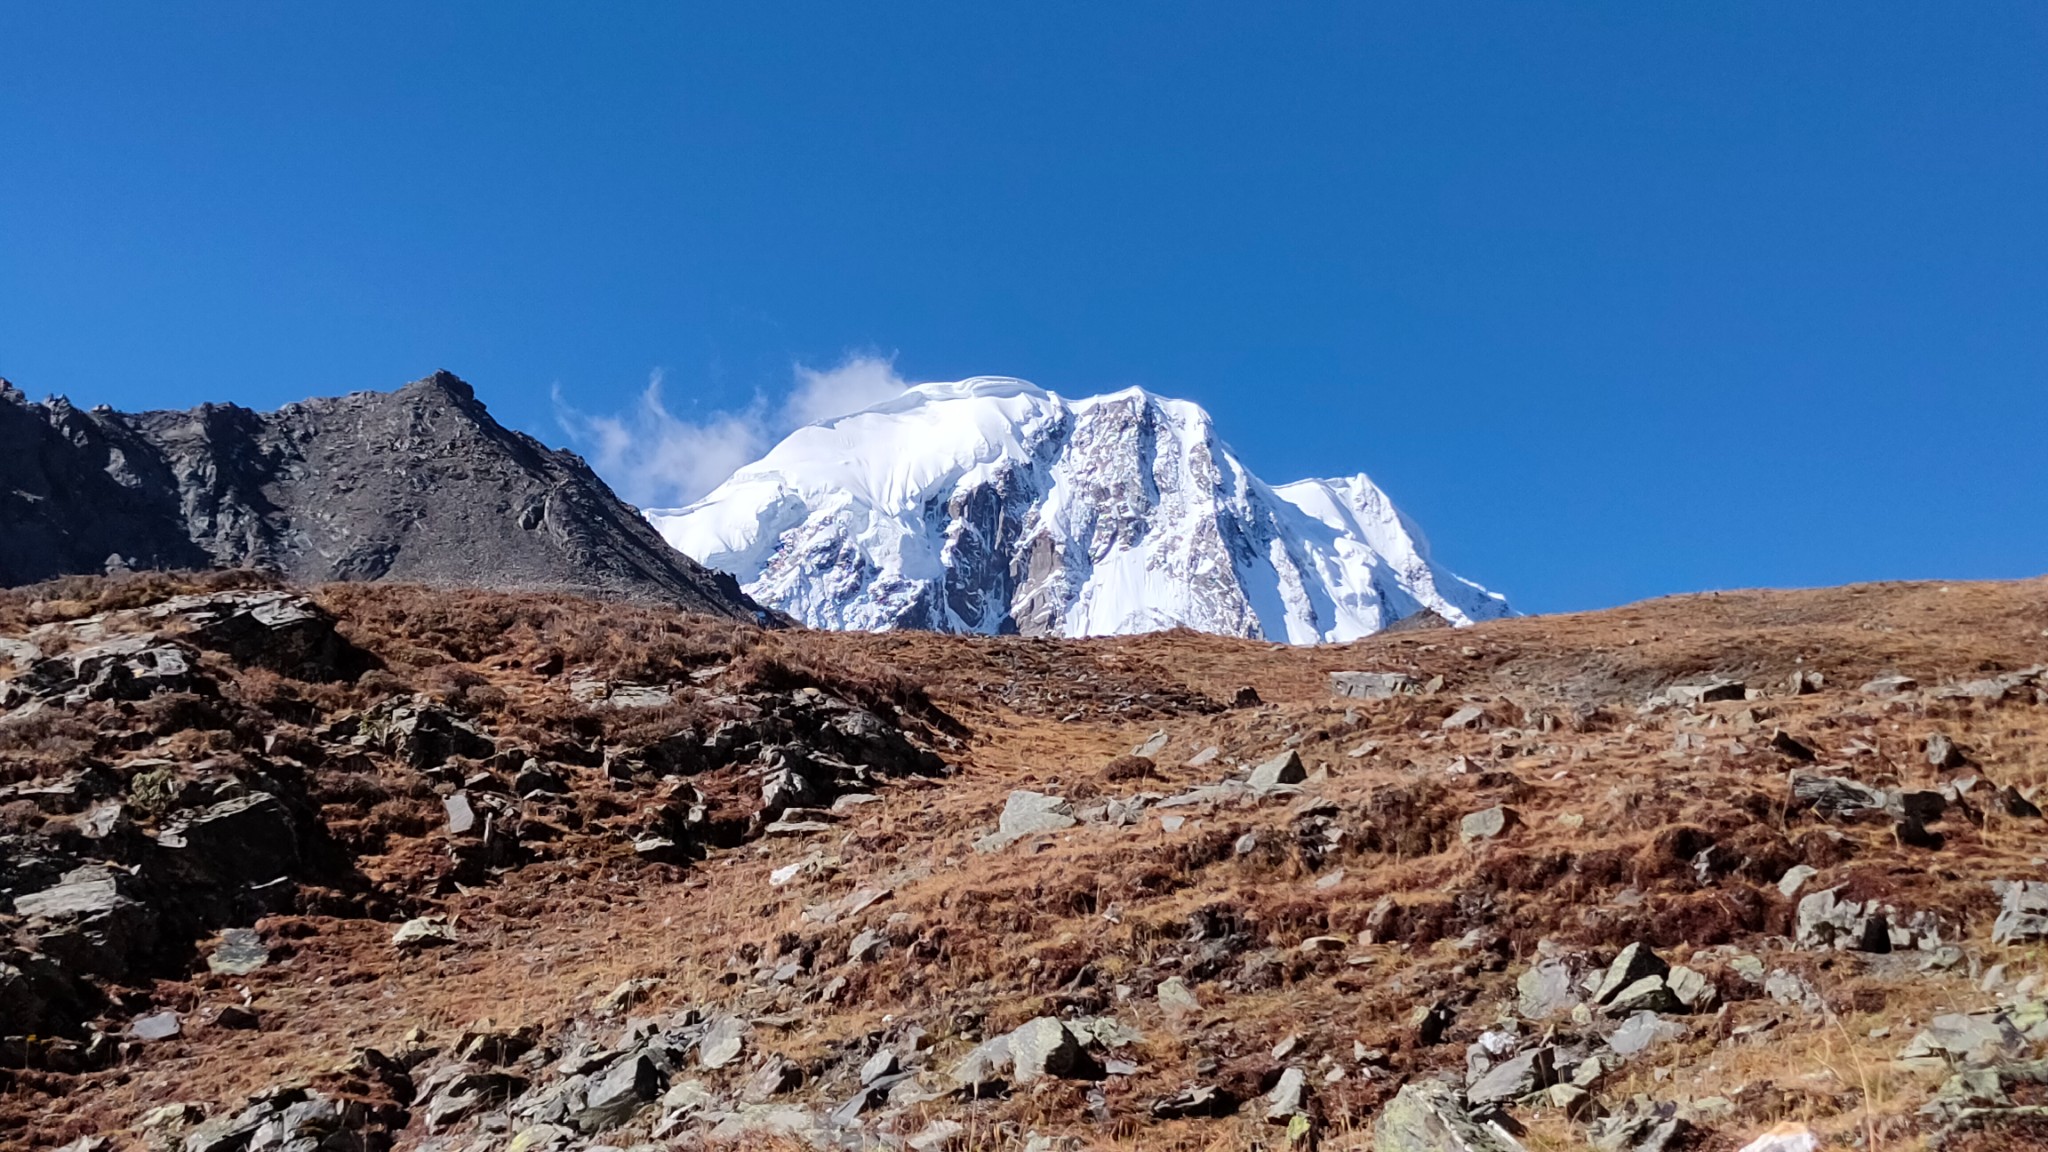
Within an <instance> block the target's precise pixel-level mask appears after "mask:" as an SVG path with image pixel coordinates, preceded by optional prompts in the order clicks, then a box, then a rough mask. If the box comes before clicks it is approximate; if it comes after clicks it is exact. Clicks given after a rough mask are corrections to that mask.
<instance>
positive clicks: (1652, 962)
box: [1593, 942, 1671, 1004]
mask: <svg viewBox="0 0 2048 1152" xmlns="http://www.w3.org/2000/svg"><path fill="white" fill-rule="evenodd" d="M1670 970H1671V966H1670V965H1669V964H1666V963H1665V962H1664V959H1663V958H1662V957H1660V956H1658V955H1657V954H1656V953H1655V952H1653V951H1651V950H1650V946H1649V945H1648V944H1644V943H1641V942H1637V943H1634V944H1631V945H1629V946H1628V947H1626V948H1623V949H1622V950H1621V953H1620V954H1619V955H1617V956H1616V957H1615V958H1614V962H1613V963H1611V964H1609V965H1608V966H1607V971H1606V973H1605V974H1603V975H1602V976H1601V977H1600V983H1599V985H1598V986H1597V987H1596V988H1595V989H1594V992H1593V1003H1595V1004H1607V1003H1610V1002H1612V1001H1613V1000H1614V999H1615V998H1616V997H1617V996H1619V995H1620V994H1621V993H1622V991H1623V990H1624V989H1627V988H1630V987H1633V986H1635V985H1636V984H1637V983H1638V982H1639V981H1641V980H1644V979H1646V978H1649V977H1657V978H1658V979H1659V980H1661V979H1662V978H1663V976H1664V974H1665V973H1666V972H1669V971H1670Z"/></svg>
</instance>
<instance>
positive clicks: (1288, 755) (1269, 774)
mask: <svg viewBox="0 0 2048 1152" xmlns="http://www.w3.org/2000/svg"><path fill="white" fill-rule="evenodd" d="M1306 779H1308V771H1307V770H1306V769H1304V768H1303V767H1302V766H1301V754H1300V753H1299V752H1296V751H1294V750H1293V749H1291V748H1290V749H1288V750H1287V751H1285V752H1282V753H1280V754H1279V755H1278V756H1275V757H1273V758H1272V759H1270V760H1267V761H1265V762H1264V763H1261V764H1260V765H1259V766H1258V767H1256V768H1253V769H1252V771H1251V775H1250V776H1248V777H1246V778H1245V783H1246V784H1247V785H1249V786H1250V787H1251V788H1253V789H1254V790H1256V791H1261V792H1263V791H1267V790H1270V789H1273V788H1278V787H1281V786H1282V785H1286V784H1299V783H1301V782H1302V781H1303V780H1306Z"/></svg>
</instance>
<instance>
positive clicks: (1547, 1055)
mask: <svg viewBox="0 0 2048 1152" xmlns="http://www.w3.org/2000/svg"><path fill="white" fill-rule="evenodd" d="M1555 1083H1557V1050H1556V1049H1555V1048H1550V1047H1543V1048H1532V1049H1530V1050H1529V1051H1527V1052H1523V1053H1521V1054H1519V1055H1516V1056H1512V1057H1509V1058H1508V1059H1506V1060H1503V1061H1501V1062H1500V1063H1498V1064H1495V1065H1494V1066H1493V1067H1492V1068H1489V1069H1487V1071H1486V1073H1485V1074H1484V1075H1482V1076H1480V1077H1479V1078H1478V1079H1477V1080H1474V1081H1473V1082H1472V1083H1471V1085H1470V1086H1468V1087H1467V1088H1466V1089H1465V1099H1466V1101H1467V1102H1468V1103H1470V1104H1471V1105H1472V1106H1473V1107H1475V1108H1480V1107H1484V1106H1486V1105H1489V1104H1505V1103H1507V1102H1508V1101H1510V1100H1519V1099H1521V1098H1522V1097H1524V1096H1527V1095H1528V1094H1529V1093H1531V1092H1540V1091H1542V1090H1543V1089H1545V1088H1548V1087H1550V1086H1551V1085H1552V1084H1555Z"/></svg>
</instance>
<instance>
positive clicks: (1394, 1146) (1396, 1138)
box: [1372, 1080, 1522, 1152]
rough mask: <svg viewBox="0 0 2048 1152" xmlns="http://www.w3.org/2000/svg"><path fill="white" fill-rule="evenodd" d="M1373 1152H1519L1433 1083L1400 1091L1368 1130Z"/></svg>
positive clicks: (1511, 1140)
mask: <svg viewBox="0 0 2048 1152" xmlns="http://www.w3.org/2000/svg"><path fill="white" fill-rule="evenodd" d="M1372 1137H1373V1143H1372V1146H1373V1152H1521V1147H1522V1146H1521V1144H1520V1143H1519V1142H1518V1141H1516V1140H1515V1138H1514V1137H1512V1136H1510V1135H1509V1134H1508V1133H1507V1132H1506V1131H1505V1130H1503V1129H1502V1128H1500V1127H1499V1126H1497V1125H1495V1124H1492V1123H1487V1122H1482V1121H1479V1120H1477V1119H1474V1118H1473V1116H1472V1115H1471V1114H1470V1113H1469V1112H1467V1111H1466V1110H1465V1105H1464V1102H1463V1101H1461V1100H1460V1099H1459V1098H1458V1090H1457V1089H1456V1088H1454V1087H1452V1086H1451V1085H1449V1084H1445V1083H1443V1082H1442V1081H1438V1080H1415V1081H1410V1082H1409V1083H1407V1084H1403V1085H1402V1086H1401V1090H1400V1091H1399V1092H1396V1093H1394V1098H1393V1099H1391V1100H1389V1101H1387V1103H1386V1104H1385V1105H1384V1106H1383V1107H1382V1108H1381V1109H1380V1113H1379V1116H1378V1117H1376V1118H1375V1119H1374V1120H1373V1126H1372Z"/></svg>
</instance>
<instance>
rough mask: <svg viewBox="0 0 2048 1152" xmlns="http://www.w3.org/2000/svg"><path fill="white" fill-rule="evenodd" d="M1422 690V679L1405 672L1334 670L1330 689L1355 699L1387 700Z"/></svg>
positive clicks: (1331, 674) (1331, 675)
mask: <svg viewBox="0 0 2048 1152" xmlns="http://www.w3.org/2000/svg"><path fill="white" fill-rule="evenodd" d="M1421 690H1422V681H1420V680H1418V679H1416V678H1415V677H1413V676H1410V675H1408V674H1407V673H1405V672H1332V673H1330V691H1332V692H1335V693H1336V694H1337V695H1339V696H1347V697H1350V698H1351V699H1354V700H1386V699H1389V698H1391V697H1394V696H1406V695H1412V694H1414V693H1416V692H1420V691H1421Z"/></svg>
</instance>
